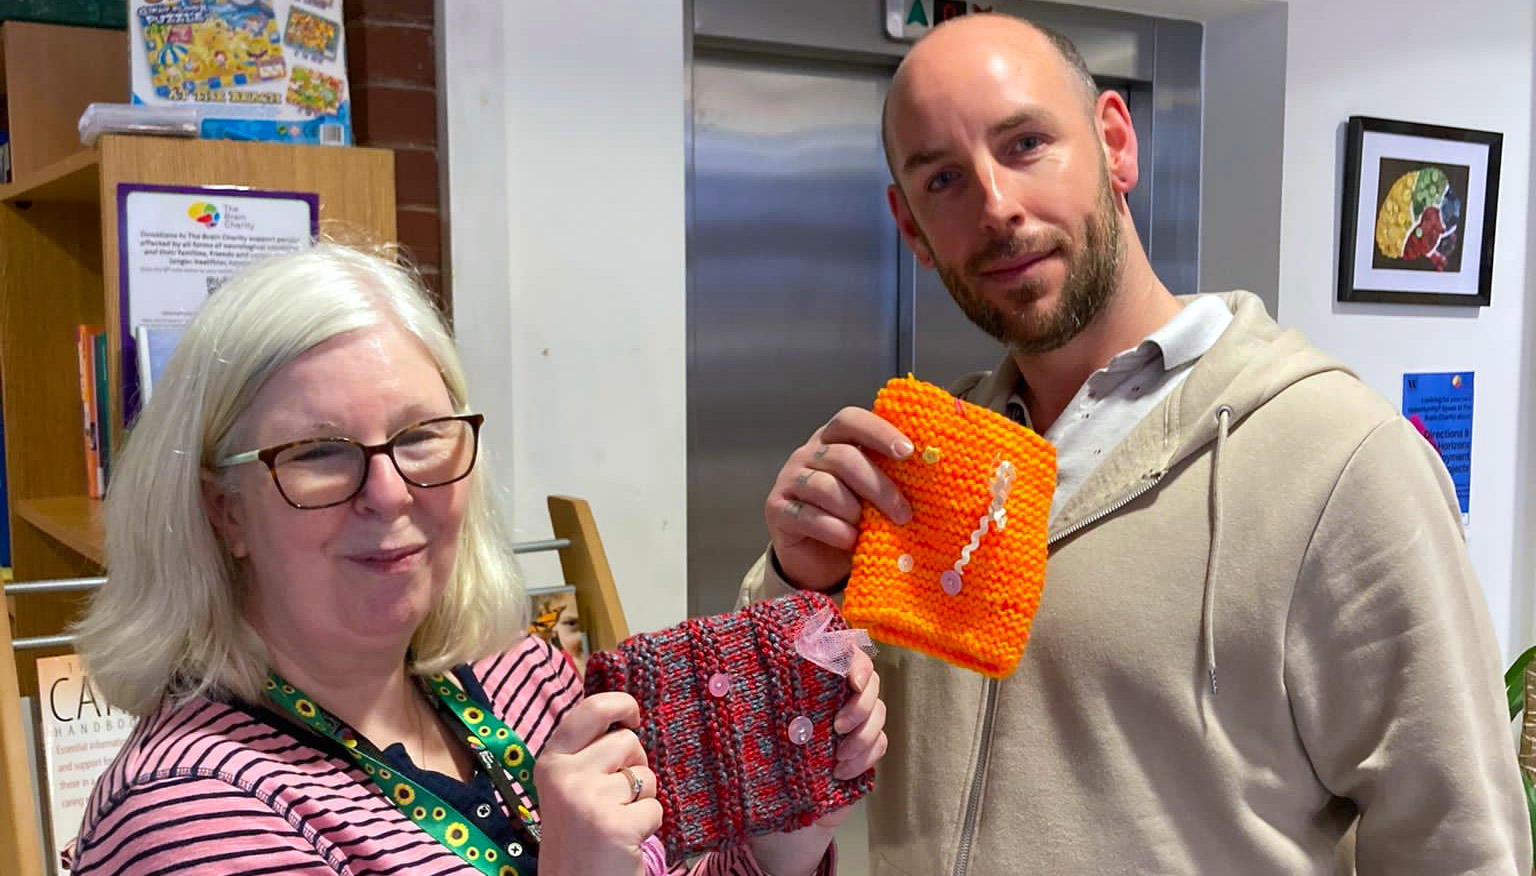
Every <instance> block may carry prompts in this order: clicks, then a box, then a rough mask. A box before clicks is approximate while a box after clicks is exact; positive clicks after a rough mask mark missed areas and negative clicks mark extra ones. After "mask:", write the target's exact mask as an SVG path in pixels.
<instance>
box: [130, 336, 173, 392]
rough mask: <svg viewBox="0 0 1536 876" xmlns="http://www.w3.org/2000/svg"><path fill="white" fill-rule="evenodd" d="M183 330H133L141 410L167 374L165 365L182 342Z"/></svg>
mask: <svg viewBox="0 0 1536 876" xmlns="http://www.w3.org/2000/svg"><path fill="white" fill-rule="evenodd" d="M182 329H183V327H182V326H177V327H174V328H150V327H149V326H147V325H141V326H139V327H138V328H136V329H134V330H133V340H134V353H135V354H136V355H137V356H138V371H139V403H140V410H142V409H143V407H142V406H143V405H145V404H148V403H149V399H150V397H151V396H153V395H154V391H155V384H157V383H159V382H160V375H162V374H164V373H165V363H166V362H168V361H170V358H171V353H172V352H173V351H175V349H176V343H177V342H178V341H180V340H181V333H182Z"/></svg>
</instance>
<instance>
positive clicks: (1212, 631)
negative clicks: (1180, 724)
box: [1200, 405, 1232, 696]
mask: <svg viewBox="0 0 1536 876" xmlns="http://www.w3.org/2000/svg"><path fill="white" fill-rule="evenodd" d="M1231 423H1232V409H1231V408H1229V407H1227V406H1226V405H1222V406H1221V407H1219V408H1217V409H1216V452H1215V453H1213V454H1212V455H1211V549H1210V555H1209V556H1208V557H1207V558H1206V563H1205V601H1204V604H1203V605H1202V606H1201V610H1200V629H1201V634H1202V635H1203V636H1204V638H1205V669H1206V672H1208V673H1209V674H1210V677H1211V695H1212V696H1215V694H1216V560H1217V559H1218V558H1219V557H1220V556H1221V454H1222V451H1223V450H1225V449H1226V445H1227V429H1228V428H1229V427H1230V426H1231Z"/></svg>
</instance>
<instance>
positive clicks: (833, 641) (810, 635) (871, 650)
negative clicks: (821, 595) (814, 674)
mask: <svg viewBox="0 0 1536 876" xmlns="http://www.w3.org/2000/svg"><path fill="white" fill-rule="evenodd" d="M836 612H837V610H836V609H835V608H833V607H832V606H830V605H828V606H826V607H825V608H823V609H821V610H820V611H818V612H816V613H815V614H813V615H811V616H810V617H808V618H806V619H805V623H803V624H801V626H800V629H799V630H798V631H796V633H795V652H796V653H798V654H799V655H800V656H801V657H804V658H805V659H807V660H809V661H811V662H812V663H814V664H816V665H817V666H820V667H821V668H822V669H825V670H827V671H828V672H834V673H836V674H838V675H841V676H843V677H844V678H847V677H848V670H849V668H850V667H851V666H852V665H853V652H855V651H863V652H864V653H865V654H868V655H869V656H871V657H873V656H875V643H874V642H872V641H870V638H869V631H868V630H829V629H827V627H828V626H829V625H831V623H832V617H833V615H835V614H836Z"/></svg>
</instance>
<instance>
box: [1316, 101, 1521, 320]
mask: <svg viewBox="0 0 1536 876" xmlns="http://www.w3.org/2000/svg"><path fill="white" fill-rule="evenodd" d="M1503 144H1504V136H1503V135H1502V134H1496V133H1492V132H1488V131H1470V130H1466V129H1464V128H1446V127H1441V126H1439V125H1422V124H1416V123H1413V122H1397V121H1391V120H1388V119H1375V118H1367V117H1365V116H1354V117H1352V118H1350V120H1349V124H1348V127H1347V132H1346V135H1345V147H1344V161H1345V165H1344V206H1343V215H1342V221H1341V222H1340V235H1339V290H1338V299H1339V300H1340V301H1384V302H1389V303H1395V304H1439V305H1452V306H1465V307H1487V306H1488V302H1489V300H1490V297H1491V293H1492V289H1493V232H1494V220H1495V218H1496V214H1497V212H1498V203H1499V158H1500V153H1501V151H1502V149H1503Z"/></svg>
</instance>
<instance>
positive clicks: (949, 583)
mask: <svg viewBox="0 0 1536 876" xmlns="http://www.w3.org/2000/svg"><path fill="white" fill-rule="evenodd" d="M963 583H964V582H963V581H961V580H960V573H959V572H956V571H955V570H954V569H946V570H945V571H944V574H942V575H940V576H939V586H940V587H942V588H944V592H945V593H947V594H949V595H950V596H958V595H960V586H961V585H962V584H963Z"/></svg>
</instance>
